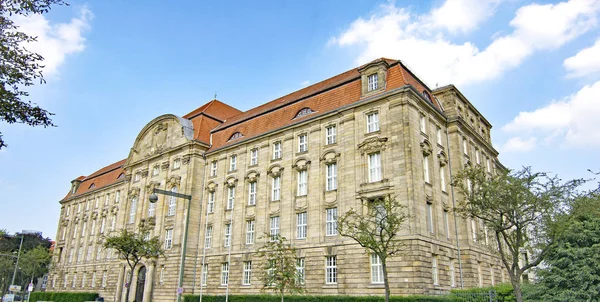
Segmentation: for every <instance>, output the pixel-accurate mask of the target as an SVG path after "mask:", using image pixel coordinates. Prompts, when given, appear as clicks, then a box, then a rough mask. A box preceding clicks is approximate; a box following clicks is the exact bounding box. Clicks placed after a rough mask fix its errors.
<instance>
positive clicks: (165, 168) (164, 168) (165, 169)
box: [160, 161, 170, 171]
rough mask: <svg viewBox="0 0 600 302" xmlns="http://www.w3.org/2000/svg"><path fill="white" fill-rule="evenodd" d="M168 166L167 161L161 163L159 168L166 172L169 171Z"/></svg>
mask: <svg viewBox="0 0 600 302" xmlns="http://www.w3.org/2000/svg"><path fill="white" fill-rule="evenodd" d="M169 165H170V163H169V161H163V162H162V164H160V168H161V169H162V170H163V171H167V170H169Z"/></svg>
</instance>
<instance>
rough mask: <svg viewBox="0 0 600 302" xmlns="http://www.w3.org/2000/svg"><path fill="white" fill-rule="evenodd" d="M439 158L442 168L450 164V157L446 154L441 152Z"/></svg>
mask: <svg viewBox="0 0 600 302" xmlns="http://www.w3.org/2000/svg"><path fill="white" fill-rule="evenodd" d="M437 157H438V159H439V160H440V166H442V167H443V166H445V165H447V164H448V157H447V156H446V153H444V151H440V153H438V155H437Z"/></svg>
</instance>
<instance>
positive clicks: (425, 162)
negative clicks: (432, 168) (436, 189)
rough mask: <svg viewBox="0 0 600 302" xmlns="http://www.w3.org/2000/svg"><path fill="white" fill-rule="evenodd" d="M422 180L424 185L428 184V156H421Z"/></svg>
mask: <svg viewBox="0 0 600 302" xmlns="http://www.w3.org/2000/svg"><path fill="white" fill-rule="evenodd" d="M423 179H424V180H425V182H426V183H429V182H430V178H429V156H423Z"/></svg>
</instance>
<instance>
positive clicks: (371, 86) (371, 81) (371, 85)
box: [367, 73, 379, 91]
mask: <svg viewBox="0 0 600 302" xmlns="http://www.w3.org/2000/svg"><path fill="white" fill-rule="evenodd" d="M377 80H378V75H377V74H376V73H374V74H372V75H369V76H367V84H368V86H367V91H373V90H376V89H377V87H379V83H378V82H377Z"/></svg>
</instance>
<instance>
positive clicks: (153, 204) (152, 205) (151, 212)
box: [148, 202, 156, 217]
mask: <svg viewBox="0 0 600 302" xmlns="http://www.w3.org/2000/svg"><path fill="white" fill-rule="evenodd" d="M154 215H156V202H151V203H150V204H149V205H148V217H154Z"/></svg>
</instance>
